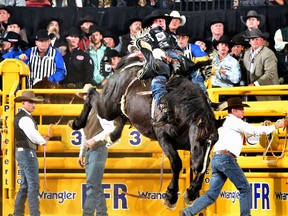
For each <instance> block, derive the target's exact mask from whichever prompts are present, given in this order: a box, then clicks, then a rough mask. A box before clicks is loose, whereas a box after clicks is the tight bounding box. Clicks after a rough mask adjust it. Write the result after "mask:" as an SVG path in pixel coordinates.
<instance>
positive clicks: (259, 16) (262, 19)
mask: <svg viewBox="0 0 288 216" xmlns="http://www.w3.org/2000/svg"><path fill="white" fill-rule="evenodd" d="M250 17H255V18H257V19H258V20H259V22H260V24H259V26H260V27H261V26H263V24H264V23H265V16H264V15H263V14H258V13H257V12H256V11H254V10H250V11H248V13H247V15H246V16H241V17H240V19H241V21H242V23H244V24H245V25H246V21H247V19H249V18H250Z"/></svg>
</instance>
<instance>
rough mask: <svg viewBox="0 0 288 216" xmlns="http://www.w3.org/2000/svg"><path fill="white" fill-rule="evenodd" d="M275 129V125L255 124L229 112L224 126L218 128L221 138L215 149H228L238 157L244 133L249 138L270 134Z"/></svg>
mask: <svg viewBox="0 0 288 216" xmlns="http://www.w3.org/2000/svg"><path fill="white" fill-rule="evenodd" d="M275 129H276V128H275V125H270V126H255V125H252V124H249V123H248V122H245V121H243V120H242V119H241V118H238V117H236V116H234V115H232V114H228V116H227V117H226V119H225V121H224V123H223V125H222V127H220V128H219V129H218V133H219V139H218V141H217V142H216V143H215V146H214V150H213V151H214V152H216V151H220V150H228V151H230V152H231V153H233V154H234V155H236V156H237V157H238V156H239V155H240V153H241V150H242V146H243V139H244V135H245V137H246V138H249V137H251V136H255V135H261V134H270V133H272V132H273V131H274V130H275Z"/></svg>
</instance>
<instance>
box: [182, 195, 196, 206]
mask: <svg viewBox="0 0 288 216" xmlns="http://www.w3.org/2000/svg"><path fill="white" fill-rule="evenodd" d="M193 202H194V201H193V200H189V198H188V193H187V191H185V193H184V203H185V205H186V206H191V205H192V204H193Z"/></svg>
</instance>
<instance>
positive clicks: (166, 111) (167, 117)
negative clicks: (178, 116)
mask: <svg viewBox="0 0 288 216" xmlns="http://www.w3.org/2000/svg"><path fill="white" fill-rule="evenodd" d="M159 107H160V112H161V116H160V118H159V119H158V120H156V121H154V122H153V124H152V125H153V126H154V127H161V126H163V125H165V124H167V123H172V122H173V121H174V114H173V112H172V110H171V109H170V107H169V105H168V102H162V101H161V102H160V105H159Z"/></svg>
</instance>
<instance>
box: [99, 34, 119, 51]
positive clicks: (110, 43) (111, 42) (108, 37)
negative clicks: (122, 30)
mask: <svg viewBox="0 0 288 216" xmlns="http://www.w3.org/2000/svg"><path fill="white" fill-rule="evenodd" d="M103 41H104V44H105V46H106V47H110V48H111V49H115V50H117V51H118V52H119V51H120V49H121V44H120V41H119V37H118V36H117V35H116V34H113V33H112V32H111V31H103Z"/></svg>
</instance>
